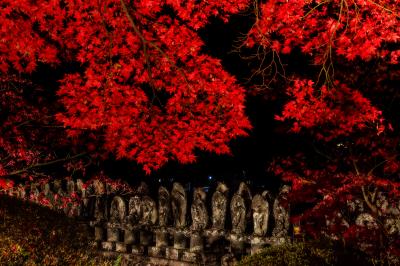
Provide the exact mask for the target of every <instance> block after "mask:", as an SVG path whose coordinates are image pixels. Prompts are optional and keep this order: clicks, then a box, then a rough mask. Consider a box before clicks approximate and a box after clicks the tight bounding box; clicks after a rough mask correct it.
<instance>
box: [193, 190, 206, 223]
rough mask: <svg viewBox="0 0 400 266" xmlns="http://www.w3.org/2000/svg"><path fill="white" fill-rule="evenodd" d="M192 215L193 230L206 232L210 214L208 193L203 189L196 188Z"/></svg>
mask: <svg viewBox="0 0 400 266" xmlns="http://www.w3.org/2000/svg"><path fill="white" fill-rule="evenodd" d="M191 214H192V230H195V231H201V230H204V229H205V228H206V227H207V224H208V213H207V207H206V193H205V192H204V190H203V189H202V188H196V189H195V191H194V193H193V203H192V207H191Z"/></svg>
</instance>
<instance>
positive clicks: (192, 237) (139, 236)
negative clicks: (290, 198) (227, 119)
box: [8, 180, 290, 265]
mask: <svg viewBox="0 0 400 266" xmlns="http://www.w3.org/2000/svg"><path fill="white" fill-rule="evenodd" d="M148 191H149V189H148V187H147V185H146V184H145V183H142V184H141V185H140V186H138V187H135V188H131V189H129V191H128V192H127V193H122V192H121V191H117V190H116V189H113V187H112V186H110V185H108V184H106V183H103V182H102V181H100V180H95V181H94V182H92V183H91V184H90V185H88V186H85V185H83V182H82V181H81V180H77V181H74V180H69V181H66V182H61V181H59V180H55V181H53V183H52V184H46V183H44V184H42V185H40V184H37V183H32V184H31V185H30V186H29V189H28V190H26V189H25V188H24V187H23V186H17V187H15V188H13V189H12V190H10V191H9V192H8V194H10V195H14V196H17V197H20V198H26V197H27V196H28V195H29V198H30V199H31V200H32V201H37V202H38V203H39V202H40V201H43V199H51V202H50V203H51V204H49V206H50V207H53V208H57V209H61V210H62V211H64V212H65V213H66V214H67V215H70V216H78V217H80V218H82V219H83V220H84V221H87V223H88V224H89V225H90V226H91V227H92V228H93V234H94V245H95V246H96V247H97V248H98V249H99V251H100V252H102V253H103V254H104V255H105V256H114V257H117V256H119V255H121V254H122V256H123V258H124V259H123V260H124V261H125V262H130V263H129V264H135V263H137V262H140V261H141V262H143V261H146V262H147V263H149V264H150V265H205V264H207V265H234V263H235V262H236V261H237V260H238V259H240V257H241V256H243V255H247V254H254V253H256V252H257V251H259V250H260V249H262V248H263V247H265V246H269V245H276V244H281V243H285V242H287V241H290V238H289V237H288V232H289V226H290V224H289V207H288V204H287V202H286V196H287V193H288V192H289V188H288V187H286V186H285V187H283V188H282V189H281V191H280V193H279V194H278V195H277V196H276V197H275V199H272V198H271V196H270V193H269V192H268V191H264V192H263V193H261V194H256V195H252V193H251V191H250V189H249V188H248V187H247V185H246V184H245V183H241V184H240V186H239V187H238V188H237V190H236V191H235V192H234V193H228V187H227V186H226V185H225V184H223V183H219V184H218V186H217V188H216V190H215V191H213V192H211V193H206V192H205V191H204V190H203V188H196V189H194V191H193V194H192V195H188V194H187V191H186V190H185V189H184V187H183V186H182V185H181V184H179V183H174V184H173V185H172V188H171V189H168V188H166V187H163V186H160V187H159V188H158V193H157V194H158V195H153V197H151V195H150V194H149V192H148ZM229 194H233V196H231V197H229V196H228V195H229ZM60 199H63V200H61V202H59V203H60V204H58V205H56V204H55V203H54V202H55V201H56V200H59V201H60Z"/></svg>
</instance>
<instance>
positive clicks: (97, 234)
mask: <svg viewBox="0 0 400 266" xmlns="http://www.w3.org/2000/svg"><path fill="white" fill-rule="evenodd" d="M103 237H104V229H103V228H102V227H100V226H95V227H94V240H95V241H103Z"/></svg>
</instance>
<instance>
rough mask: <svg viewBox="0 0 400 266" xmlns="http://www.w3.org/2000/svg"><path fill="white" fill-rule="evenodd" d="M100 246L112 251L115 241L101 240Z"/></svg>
mask: <svg viewBox="0 0 400 266" xmlns="http://www.w3.org/2000/svg"><path fill="white" fill-rule="evenodd" d="M101 248H102V249H103V250H105V251H113V250H115V242H111V241H104V242H101Z"/></svg>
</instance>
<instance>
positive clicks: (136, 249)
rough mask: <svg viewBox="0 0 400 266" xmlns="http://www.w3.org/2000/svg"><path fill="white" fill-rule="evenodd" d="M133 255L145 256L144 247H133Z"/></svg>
mask: <svg viewBox="0 0 400 266" xmlns="http://www.w3.org/2000/svg"><path fill="white" fill-rule="evenodd" d="M132 254H134V255H143V254H144V247H143V246H132Z"/></svg>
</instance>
